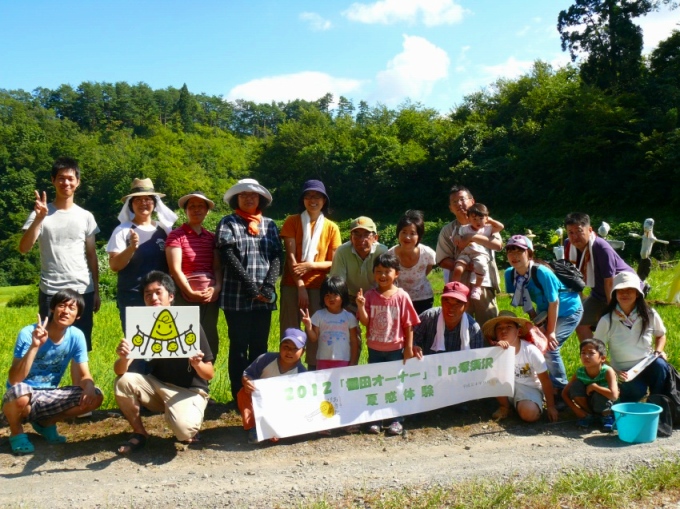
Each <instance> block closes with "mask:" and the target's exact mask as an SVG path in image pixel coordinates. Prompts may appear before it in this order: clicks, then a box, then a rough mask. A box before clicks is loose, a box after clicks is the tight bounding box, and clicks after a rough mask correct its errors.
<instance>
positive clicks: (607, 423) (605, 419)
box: [602, 414, 616, 433]
mask: <svg viewBox="0 0 680 509" xmlns="http://www.w3.org/2000/svg"><path fill="white" fill-rule="evenodd" d="M615 422H616V420H615V419H614V416H613V415H612V414H609V415H603V416H602V427H603V428H604V430H605V431H606V432H608V433H611V431H612V430H613V429H614V423H615Z"/></svg>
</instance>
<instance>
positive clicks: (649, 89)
mask: <svg viewBox="0 0 680 509" xmlns="http://www.w3.org/2000/svg"><path fill="white" fill-rule="evenodd" d="M659 3H667V2H657V4H659ZM628 4H654V2H617V1H614V0H609V1H602V2H596V1H594V0H589V1H586V0H578V1H576V2H575V5H574V6H573V7H572V9H570V10H569V11H565V12H562V13H561V14H560V16H559V23H558V26H559V29H560V31H561V33H562V40H563V47H564V49H565V50H568V51H571V52H572V54H573V55H574V56H575V57H579V55H580V57H579V59H578V60H577V61H576V63H575V64H573V65H571V66H568V67H566V68H562V69H558V70H556V69H553V68H551V66H550V65H548V64H546V63H544V62H540V61H537V62H536V63H535V64H534V67H533V69H532V71H531V72H530V73H528V74H526V75H524V76H522V77H520V78H518V79H514V80H499V81H497V82H495V83H491V84H489V85H488V87H487V88H485V89H484V90H480V91H479V92H477V93H474V94H471V95H469V96H468V97H466V98H465V99H464V100H463V101H462V103H461V104H456V105H451V110H450V111H449V112H438V111H435V110H432V109H429V108H427V107H425V106H423V105H421V104H413V103H408V102H407V103H404V104H402V105H401V106H400V107H398V108H396V109H390V108H387V107H385V106H383V105H381V104H374V105H369V104H367V103H366V102H364V101H361V102H359V103H358V104H353V103H352V102H351V101H349V100H347V99H346V98H344V97H339V98H334V97H332V96H331V95H330V94H327V95H326V96H324V97H322V98H320V99H319V100H317V101H314V102H308V101H302V100H297V101H293V102H288V103H272V104H255V103H252V102H248V101H236V102H227V101H224V100H223V99H222V98H220V97H217V96H207V95H205V94H200V93H192V92H191V91H189V90H188V89H187V87H186V86H183V87H182V88H180V89H177V88H173V87H169V88H167V89H162V90H153V89H152V88H150V87H149V86H148V85H146V84H144V83H137V84H129V83H92V82H85V83H81V84H80V85H78V86H72V85H66V84H65V85H62V86H60V87H59V88H57V89H55V90H50V89H45V88H37V89H35V90H33V91H24V90H4V89H0V214H2V217H3V226H2V229H1V230H0V284H18V283H25V282H30V281H32V280H34V279H35V277H36V275H37V271H36V269H35V268H34V264H35V262H36V259H37V252H36V250H34V251H33V252H32V253H31V254H30V255H29V256H27V257H21V256H20V255H19V254H18V252H17V251H16V244H17V241H18V235H20V232H21V225H22V224H23V222H24V220H25V218H26V216H27V215H28V213H29V212H30V210H31V209H32V206H33V190H34V189H46V190H47V191H48V197H50V198H51V195H50V192H51V184H50V181H49V168H50V166H51V163H52V161H53V160H54V159H55V158H56V157H58V156H61V155H68V156H72V157H75V158H77V159H78V160H79V161H80V162H81V167H82V169H83V176H82V184H81V188H80V189H79V190H78V194H77V195H76V201H77V202H78V203H79V204H80V205H82V206H83V207H85V208H86V209H88V210H91V211H93V213H94V214H95V217H96V219H97V221H98V223H99V225H100V228H101V229H102V233H101V234H100V235H99V237H98V239H99V240H102V241H103V240H106V239H108V236H109V235H110V232H111V231H112V229H113V228H114V226H115V225H116V224H117V220H116V216H117V214H118V211H119V209H120V205H121V204H120V197H121V196H123V195H124V194H127V190H128V189H129V185H130V182H131V181H132V179H133V178H134V177H150V178H151V179H153V181H154V183H155V184H156V188H157V189H159V190H160V191H162V192H164V193H166V194H167V195H168V197H167V198H166V203H169V204H176V200H177V198H179V197H180V196H181V195H182V194H185V193H187V192H189V191H192V190H196V189H200V190H203V191H204V192H206V194H208V195H209V196H211V197H212V198H213V199H215V200H216V201H218V202H220V203H221V196H222V194H223V193H224V191H225V190H226V189H227V188H228V187H229V185H231V184H232V183H234V182H235V181H236V180H237V179H240V178H244V177H246V176H253V177H255V178H257V179H258V180H260V181H261V182H262V183H263V184H264V185H266V186H267V187H268V188H270V189H271V190H272V192H273V195H274V205H273V207H272V209H270V212H269V215H271V216H273V217H275V218H283V217H284V216H285V215H286V214H288V213H293V212H296V207H297V198H298V190H299V189H300V186H301V184H302V182H304V181H305V180H307V179H309V178H319V179H321V180H323V181H324V182H325V183H326V186H327V187H328V189H329V194H330V196H331V201H332V208H333V209H334V210H335V213H334V216H333V217H334V218H338V219H345V218H347V217H350V216H356V215H359V214H369V215H374V216H376V217H377V218H380V219H381V220H382V221H383V222H389V221H393V222H396V219H397V218H398V216H399V215H400V214H401V213H402V212H403V211H404V210H405V209H407V208H420V209H423V210H424V211H425V213H426V217H427V218H428V219H429V220H437V219H448V217H449V214H448V211H447V206H446V205H447V204H446V200H447V189H448V188H449V187H450V186H451V184H453V183H462V184H464V185H467V186H468V187H470V188H471V189H472V190H473V192H474V194H475V197H476V198H477V200H478V201H481V202H484V203H486V204H487V205H488V206H489V207H490V209H491V211H492V214H493V215H494V216H498V217H499V219H504V220H505V219H510V221H515V223H517V224H518V225H520V224H521V225H522V226H523V225H524V224H529V223H527V218H532V220H534V221H535V222H536V223H537V224H540V221H541V219H546V218H550V219H551V220H553V219H555V218H560V217H561V216H562V215H563V214H564V213H566V212H568V211H570V210H577V209H578V210H583V211H586V212H589V213H591V214H592V215H594V216H596V217H597V218H599V219H600V220H601V219H607V220H613V219H615V220H618V221H622V222H623V221H638V222H641V221H642V220H643V219H644V218H645V217H648V216H652V217H655V218H656V219H657V222H658V230H657V235H658V236H659V237H663V238H668V237H672V238H676V237H678V236H680V219H678V214H677V210H678V206H679V205H680V198H679V197H678V193H677V190H676V184H677V183H678V182H680V179H679V177H680V125H679V123H678V110H679V109H680V32H678V31H675V32H674V33H673V34H672V36H671V37H669V38H668V39H666V40H665V41H662V42H661V43H660V44H659V46H658V47H657V48H656V49H655V50H654V52H653V53H652V54H651V56H650V57H649V58H644V57H643V56H642V55H641V49H642V44H641V32H640V30H639V28H637V26H636V25H633V26H634V27H636V28H637V32H636V31H635V30H633V31H632V32H631V29H630V25H631V23H630V22H631V20H632V19H633V18H634V17H636V16H639V15H640V14H639V13H636V12H629V11H626V10H625V9H624V7H621V5H623V6H626V5H628ZM597 6H600V7H602V8H604V7H607V6H609V7H610V9H609V10H608V11H606V12H605V11H602V12H605V14H606V15H604V14H602V12H601V13H600V16H599V17H598V18H597V20H598V21H597V23H600V26H595V25H593V27H592V28H593V31H592V33H591V35H590V37H591V40H590V41H588V40H586V39H584V37H586V36H585V35H582V34H581V35H580V36H579V37H581V38H580V39H579V38H578V37H576V36H575V35H574V32H570V30H571V29H572V27H574V26H577V25H578V24H579V23H588V22H590V23H595V22H593V21H592V19H593V18H592V17H591V18H587V15H588V14H589V12H590V11H588V9H591V10H592V9H594V8H595V7H597ZM612 6H613V7H616V6H619V7H618V10H617V9H614V8H613V7H612ZM572 10H573V12H572ZM586 18H587V19H590V20H591V21H584V20H586ZM627 23H628V24H627ZM598 30H599V32H598ZM615 30H620V31H621V34H622V36H621V37H619V38H618V39H617V38H614V37H611V34H612V33H614V32H613V31H615ZM603 31H605V32H606V33H607V34H609V42H608V43H607V41H605V40H604V39H602V33H603ZM584 33H586V32H584ZM593 34H595V35H593ZM598 34H599V35H598ZM577 35H578V34H577ZM624 36H625V37H627V38H628V39H625V37H624ZM597 37H599V39H597ZM622 39H624V42H623V43H622V42H621V40H622ZM626 41H627V42H626ZM636 41H637V42H636ZM586 43H589V44H590V45H588V44H586ZM607 44H609V46H607ZM615 44H618V46H616V47H614V46H615ZM603 48H604V49H603ZM607 48H609V49H611V51H609V52H608V51H605V49H607ZM612 48H613V49H612ZM0 85H1V82H0ZM335 99H337V101H336V100H335ZM220 207H221V211H222V212H224V211H226V208H225V206H224V204H222V203H221V205H220ZM218 213H219V212H218ZM505 222H506V224H508V221H505ZM511 224H512V223H511ZM556 226H558V225H556Z"/></svg>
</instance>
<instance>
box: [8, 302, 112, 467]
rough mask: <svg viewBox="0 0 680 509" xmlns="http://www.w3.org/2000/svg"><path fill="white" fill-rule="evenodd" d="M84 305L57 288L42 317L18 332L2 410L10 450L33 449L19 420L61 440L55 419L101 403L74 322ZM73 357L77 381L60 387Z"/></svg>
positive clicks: (54, 440) (49, 437)
mask: <svg viewBox="0 0 680 509" xmlns="http://www.w3.org/2000/svg"><path fill="white" fill-rule="evenodd" d="M84 308H85V302H84V301H83V297H82V296H81V295H80V294H79V293H77V292H75V291H73V290H61V291H59V292H57V293H56V294H55V295H54V296H53V297H52V299H51V301H50V314H49V317H48V318H47V319H45V321H44V322H43V321H41V320H40V315H38V323H36V324H35V325H27V326H26V327H24V328H23V329H21V331H20V332H19V336H18V337H17V342H16V345H15V346H14V359H13V360H12V366H11V367H10V368H9V375H8V377H7V392H6V393H5V396H4V397H3V398H2V412H3V414H4V415H5V418H6V419H7V423H8V424H9V430H10V437H9V444H10V446H11V448H12V452H13V453H14V454H30V453H32V452H33V451H34V450H35V448H34V447H33V444H32V443H31V442H30V440H29V439H28V435H26V433H24V430H23V423H24V422H29V423H31V425H32V426H33V429H34V430H35V431H36V432H37V433H38V434H40V435H42V436H43V437H44V438H45V440H47V442H49V443H51V444H60V443H64V442H66V437H63V436H61V435H60V434H59V433H58V432H57V426H56V423H57V422H59V421H64V420H66V419H69V418H72V417H76V416H78V415H82V414H84V413H86V412H91V411H93V410H95V409H97V408H99V406H100V405H101V404H102V401H103V399H104V397H103V395H102V393H101V391H100V390H99V389H98V388H97V387H95V385H94V382H93V380H92V376H91V375H90V370H89V368H88V364H87V361H88V359H87V344H86V343H85V336H84V335H83V333H82V332H81V331H80V329H78V328H76V327H72V325H73V323H74V322H75V321H76V320H77V319H78V318H80V316H81V315H82V313H83V309H84ZM69 362H72V367H71V376H72V377H73V376H75V377H77V378H78V379H79V380H80V382H79V383H78V385H73V386H68V387H59V382H61V378H62V376H63V375H64V371H66V366H68V364H69Z"/></svg>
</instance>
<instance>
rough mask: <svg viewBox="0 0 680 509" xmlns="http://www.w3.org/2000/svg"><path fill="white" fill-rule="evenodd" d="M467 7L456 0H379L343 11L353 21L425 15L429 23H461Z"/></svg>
mask: <svg viewBox="0 0 680 509" xmlns="http://www.w3.org/2000/svg"><path fill="white" fill-rule="evenodd" d="M467 12H469V11H466V10H465V9H463V7H461V6H460V5H458V4H457V3H456V2H455V1H454V0H379V1H378V2H373V3H371V4H365V3H358V2H356V3H353V4H352V5H350V6H349V9H347V10H346V11H344V12H343V15H344V16H346V17H347V19H349V20H350V21H358V22H359V23H367V24H383V25H389V24H392V23H398V22H402V21H406V22H409V23H415V22H417V21H418V20H419V18H422V22H423V24H425V25H426V26H436V25H453V24H454V23H460V22H461V21H462V20H463V16H464V15H465V14H466V13H467Z"/></svg>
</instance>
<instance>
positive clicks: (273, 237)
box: [215, 214, 283, 311]
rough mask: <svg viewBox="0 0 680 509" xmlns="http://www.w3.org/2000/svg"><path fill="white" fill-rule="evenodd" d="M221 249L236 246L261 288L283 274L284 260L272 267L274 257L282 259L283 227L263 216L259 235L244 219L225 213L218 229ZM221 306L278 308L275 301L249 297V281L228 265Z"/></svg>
mask: <svg viewBox="0 0 680 509" xmlns="http://www.w3.org/2000/svg"><path fill="white" fill-rule="evenodd" d="M215 239H216V246H217V249H219V250H222V249H225V248H230V249H233V251H234V254H235V255H236V257H237V258H238V259H239V261H240V262H241V265H243V268H244V269H245V272H246V274H247V277H249V278H250V279H251V280H252V281H254V282H255V284H256V285H257V286H258V287H260V286H262V284H263V283H264V282H265V279H266V280H267V282H271V284H272V285H274V284H275V283H276V278H278V277H279V270H280V263H279V262H277V263H275V264H274V266H273V267H272V262H273V261H274V260H279V261H280V259H281V256H282V253H283V248H282V247H281V239H280V237H279V229H278V228H277V227H276V224H275V223H274V221H272V220H271V219H269V218H267V217H263V218H262V222H261V223H260V232H259V233H258V234H257V235H251V234H250V233H248V225H247V223H246V222H245V220H244V219H242V218H241V217H239V216H237V215H236V214H231V215H229V216H225V217H223V218H222V220H221V221H220V224H219V225H217V231H216V232H215ZM224 269H225V270H224V278H223V281H222V293H221V294H220V307H221V308H222V309H225V310H227V311H257V310H267V309H269V310H274V309H276V299H275V300H274V302H260V301H258V300H253V299H252V298H249V297H248V296H247V294H246V293H247V292H246V290H245V284H243V283H242V282H241V281H240V280H239V279H238V278H237V275H236V274H233V272H232V271H230V270H229V269H228V268H227V267H225V268H224Z"/></svg>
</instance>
